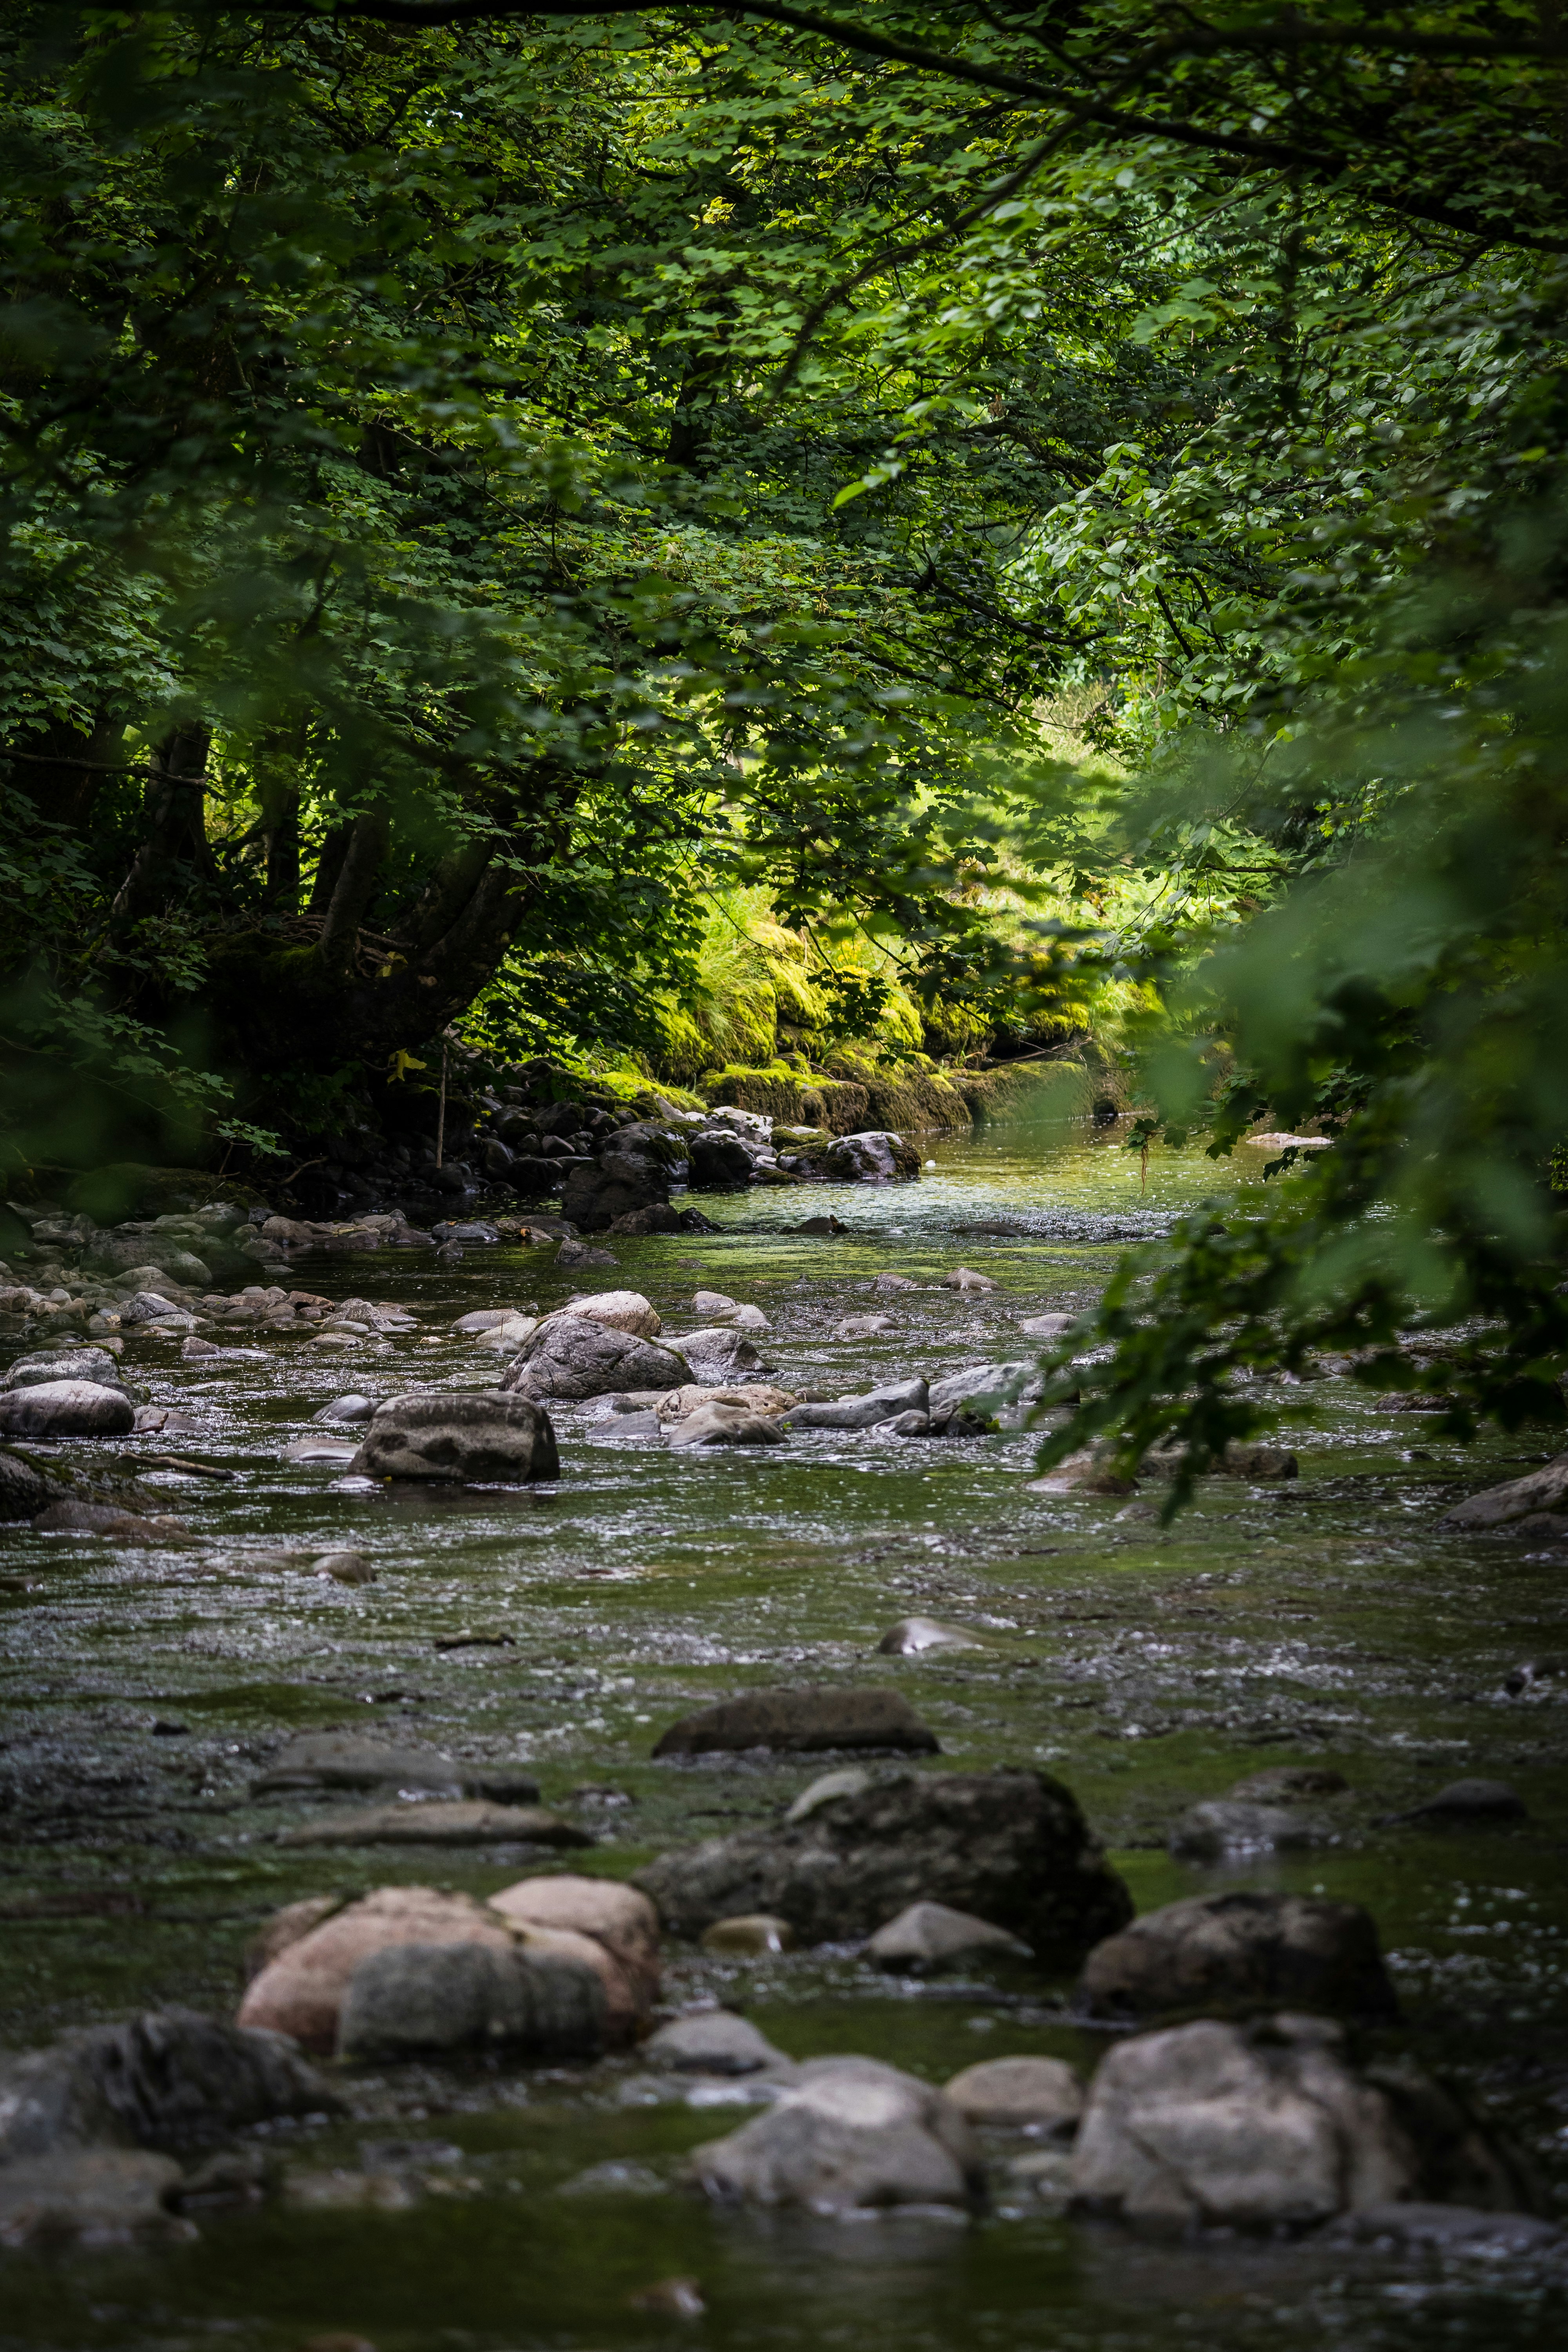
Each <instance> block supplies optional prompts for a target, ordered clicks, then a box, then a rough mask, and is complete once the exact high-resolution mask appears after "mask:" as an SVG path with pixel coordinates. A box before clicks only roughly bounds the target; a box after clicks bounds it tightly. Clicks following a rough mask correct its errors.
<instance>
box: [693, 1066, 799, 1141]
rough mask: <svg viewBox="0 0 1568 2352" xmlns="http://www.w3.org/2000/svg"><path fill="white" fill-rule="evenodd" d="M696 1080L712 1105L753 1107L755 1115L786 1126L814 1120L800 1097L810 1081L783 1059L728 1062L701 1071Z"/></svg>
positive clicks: (796, 1125) (732, 1108) (738, 1107)
mask: <svg viewBox="0 0 1568 2352" xmlns="http://www.w3.org/2000/svg"><path fill="white" fill-rule="evenodd" d="M810 1083H811V1082H810V1081H809V1080H808V1079H805V1078H804V1077H803V1076H801V1074H800V1072H799V1071H798V1070H792V1069H791V1068H790V1067H789V1066H788V1064H787V1063H784V1062H773V1063H772V1064H770V1065H769V1066H767V1067H765V1068H748V1067H747V1066H746V1065H745V1064H744V1063H735V1062H732V1063H731V1064H730V1065H729V1066H727V1067H726V1068H724V1069H722V1070H710V1071H707V1072H705V1073H704V1075H703V1076H702V1078H701V1080H700V1086H701V1090H702V1093H703V1095H704V1097H706V1099H707V1101H708V1103H709V1104H710V1107H712V1108H721V1107H724V1108H729V1109H731V1110H749V1111H755V1112H756V1114H757V1115H758V1117H759V1118H774V1119H779V1120H782V1121H783V1123H784V1125H785V1126H786V1127H811V1126H815V1125H816V1124H817V1122H816V1121H815V1120H814V1119H812V1118H809V1117H808V1116H807V1115H806V1112H805V1108H804V1097H805V1092H806V1088H807V1087H808V1085H809V1084H810Z"/></svg>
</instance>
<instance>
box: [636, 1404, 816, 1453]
mask: <svg viewBox="0 0 1568 2352" xmlns="http://www.w3.org/2000/svg"><path fill="white" fill-rule="evenodd" d="M658 1425H660V1424H658V1423H657V1422H656V1426H658ZM668 1435H669V1443H670V1444H671V1445H673V1446H685V1445H782V1444H784V1426H783V1423H782V1422H781V1421H780V1419H779V1417H778V1416H777V1415H776V1414H765V1415H764V1414H763V1413H757V1412H747V1410H746V1408H745V1407H744V1406H743V1405H734V1404H709V1405H703V1406H702V1407H701V1408H700V1411H698V1412H692V1413H688V1414H687V1415H686V1417H685V1419H684V1420H681V1421H677V1422H672V1423H669V1424H668Z"/></svg>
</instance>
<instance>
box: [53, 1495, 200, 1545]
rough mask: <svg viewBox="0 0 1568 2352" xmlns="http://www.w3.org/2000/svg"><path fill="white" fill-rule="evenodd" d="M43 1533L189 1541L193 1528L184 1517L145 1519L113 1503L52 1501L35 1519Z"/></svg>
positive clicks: (145, 1542)
mask: <svg viewBox="0 0 1568 2352" xmlns="http://www.w3.org/2000/svg"><path fill="white" fill-rule="evenodd" d="M33 1525H34V1527H35V1528H37V1530H38V1533H39V1534H40V1535H70V1536H101V1537H102V1538H104V1540H105V1541H106V1542H107V1543H119V1544H137V1545H143V1546H151V1545H153V1544H171V1543H185V1542H188V1541H189V1539H190V1532H191V1531H190V1529H189V1528H187V1527H186V1525H185V1523H184V1520H183V1519H174V1518H167V1517H162V1516H160V1517H157V1518H153V1519H148V1518H142V1517H140V1516H139V1514H138V1513H136V1512H135V1511H122V1510H121V1509H120V1508H119V1507H118V1506H117V1505H115V1504H113V1503H77V1502H64V1503H50V1504H49V1505H48V1507H47V1509H44V1510H42V1511H40V1512H39V1513H38V1516H37V1518H36V1519H35V1520H34V1521H33Z"/></svg>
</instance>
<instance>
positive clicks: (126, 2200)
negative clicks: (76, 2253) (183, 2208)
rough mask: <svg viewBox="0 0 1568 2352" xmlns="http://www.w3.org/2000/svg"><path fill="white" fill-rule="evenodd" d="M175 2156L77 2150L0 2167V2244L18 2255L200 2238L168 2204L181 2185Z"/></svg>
mask: <svg viewBox="0 0 1568 2352" xmlns="http://www.w3.org/2000/svg"><path fill="white" fill-rule="evenodd" d="M179 2180H180V2168H179V2166H178V2165H177V2164H176V2163H175V2162H174V2158H173V2157H168V2156H154V2155H153V2154H152V2153H151V2152H150V2151H149V2150H146V2149H142V2148H134V2149H132V2148H120V2147H93V2148H77V2149H72V2150H70V2151H68V2152H67V2153H64V2154H62V2155H59V2156H54V2157H46V2158H41V2159H40V2160H38V2161H37V2162H36V2163H32V2164H27V2165H25V2166H22V2165H18V2166H16V2167H14V2168H0V2246H5V2247H7V2248H9V2249H10V2250H11V2251H13V2252H48V2251H51V2250H55V2249H59V2248H63V2247H65V2246H68V2245H73V2244H74V2245H79V2246H87V2247H89V2248H90V2249H91V2251H92V2252H95V2253H96V2252H99V2251H100V2250H101V2249H103V2248H105V2247H110V2246H148V2245H169V2244H174V2243H177V2242H181V2241H183V2240H189V2239H192V2238H194V2237H195V2234H196V2231H195V2227H194V2225H193V2224H192V2223H191V2222H189V2221H183V2220H181V2219H180V2217H179V2216H178V2215H177V2214H175V2213H174V2212H172V2211H171V2210H170V2208H169V2205H168V2203H167V2202H166V2201H165V2200H167V2199H168V2198H169V2197H170V2195H171V2193H172V2192H173V2190H174V2189H175V2188H176V2187H177V2186H178V2183H179Z"/></svg>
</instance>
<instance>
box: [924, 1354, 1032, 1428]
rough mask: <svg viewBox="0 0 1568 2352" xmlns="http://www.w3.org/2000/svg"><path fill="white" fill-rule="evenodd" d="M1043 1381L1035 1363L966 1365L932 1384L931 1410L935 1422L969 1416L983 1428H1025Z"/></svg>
mask: <svg viewBox="0 0 1568 2352" xmlns="http://www.w3.org/2000/svg"><path fill="white" fill-rule="evenodd" d="M1041 1386H1042V1383H1041V1379H1040V1374H1039V1371H1038V1370H1037V1367H1036V1366H1035V1365H1034V1364H1032V1363H1011V1364H965V1365H964V1366H963V1370H960V1371H956V1372H947V1373H944V1374H943V1376H942V1379H941V1380H940V1381H933V1382H932V1383H931V1396H930V1399H929V1410H930V1412H931V1420H932V1421H933V1423H934V1422H944V1423H945V1422H948V1421H951V1419H952V1416H953V1415H954V1414H955V1413H960V1412H962V1413H967V1414H968V1415H969V1417H970V1418H971V1420H973V1422H975V1423H976V1424H977V1425H980V1426H994V1427H997V1428H1002V1427H1006V1426H1008V1425H1009V1423H1011V1425H1013V1426H1015V1427H1022V1426H1023V1425H1024V1423H1026V1420H1027V1417H1028V1416H1027V1412H1026V1410H1023V1409H1024V1408H1026V1407H1028V1406H1030V1405H1032V1404H1034V1403H1035V1402H1037V1400H1038V1398H1039V1395H1040V1391H1041Z"/></svg>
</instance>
